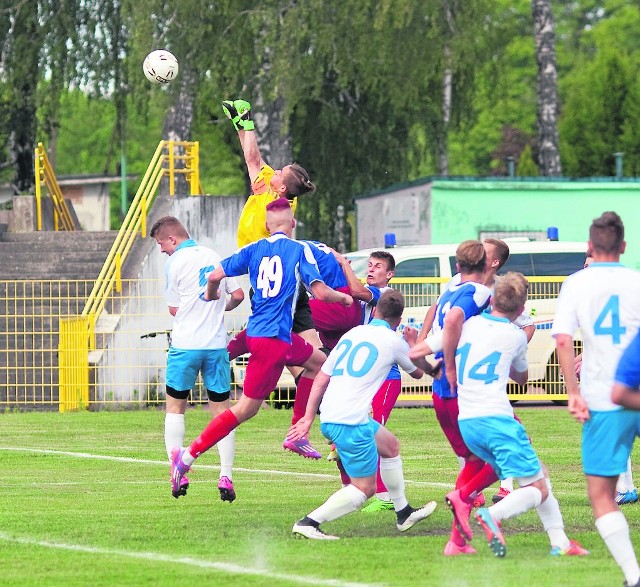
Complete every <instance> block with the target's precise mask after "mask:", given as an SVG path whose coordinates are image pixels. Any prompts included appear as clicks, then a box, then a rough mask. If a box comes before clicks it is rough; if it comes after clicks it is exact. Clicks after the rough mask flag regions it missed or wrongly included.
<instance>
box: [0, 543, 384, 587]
mask: <svg viewBox="0 0 640 587" xmlns="http://www.w3.org/2000/svg"><path fill="white" fill-rule="evenodd" d="M0 540H3V541H5V542H12V543H14V544H27V545H29V546H40V547H43V548H55V549H59V550H71V551H74V552H85V553H88V554H101V555H105V556H119V557H128V558H134V559H142V560H147V561H152V562H159V563H169V564H172V565H189V566H192V567H200V568H201V569H215V570H216V571H220V572H223V573H228V574H233V575H250V576H257V577H266V578H269V579H279V580H282V581H290V582H291V583H299V584H301V585H321V586H327V587H381V586H380V584H379V583H378V584H375V583H355V582H350V581H349V582H348V581H339V580H337V579H320V578H315V577H305V576H303V575H289V574H287V573H276V572H271V571H268V570H266V569H251V568H244V567H240V566H238V565H234V564H231V563H221V562H215V561H207V560H202V559H197V558H191V557H182V556H181V557H178V556H171V555H167V554H161V553H159V552H135V551H131V550H118V549H112V548H98V547H95V546H82V545H81V544H64V543H61V542H47V541H44V540H36V539H35V538H24V537H19V536H11V535H9V534H5V533H4V532H0Z"/></svg>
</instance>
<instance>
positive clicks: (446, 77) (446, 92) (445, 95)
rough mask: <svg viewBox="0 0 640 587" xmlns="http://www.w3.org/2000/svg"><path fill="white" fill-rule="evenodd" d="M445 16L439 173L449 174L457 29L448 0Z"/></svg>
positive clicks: (438, 149)
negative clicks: (452, 42)
mask: <svg viewBox="0 0 640 587" xmlns="http://www.w3.org/2000/svg"><path fill="white" fill-rule="evenodd" d="M443 8H444V16H445V21H446V30H447V33H448V35H447V36H448V39H447V40H445V44H444V73H443V75H442V126H441V129H440V132H439V133H438V136H437V137H436V141H437V146H436V149H437V158H438V160H437V166H438V175H443V176H447V175H449V123H450V122H451V93H452V85H453V71H452V69H451V46H450V44H449V43H450V39H451V37H452V36H453V33H454V31H455V24H454V21H453V13H452V11H451V5H450V4H449V1H448V0H445V2H444V5H443Z"/></svg>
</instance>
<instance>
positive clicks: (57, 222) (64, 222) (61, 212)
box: [34, 143, 76, 230]
mask: <svg viewBox="0 0 640 587" xmlns="http://www.w3.org/2000/svg"><path fill="white" fill-rule="evenodd" d="M34 164H35V180H36V216H37V224H38V230H42V199H41V198H42V184H43V183H44V185H45V187H46V188H47V191H48V192H49V196H50V197H51V201H52V202H53V228H54V230H75V229H76V227H75V224H74V223H73V219H72V218H71V212H70V211H69V207H68V206H67V203H66V202H65V200H64V196H63V194H62V190H61V189H60V186H59V185H58V181H57V180H56V174H55V173H54V172H53V167H51V163H49V158H48V157H47V152H46V150H45V148H44V146H43V144H42V143H38V146H37V147H36V149H35V157H34Z"/></svg>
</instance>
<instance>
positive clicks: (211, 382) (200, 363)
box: [166, 347, 231, 393]
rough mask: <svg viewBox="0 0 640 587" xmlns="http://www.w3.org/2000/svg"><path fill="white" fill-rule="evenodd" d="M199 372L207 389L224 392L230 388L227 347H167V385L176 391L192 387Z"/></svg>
mask: <svg viewBox="0 0 640 587" xmlns="http://www.w3.org/2000/svg"><path fill="white" fill-rule="evenodd" d="M199 372H201V373H202V381H203V383H204V386H205V387H206V388H207V390H208V391H211V392H213V393H226V392H228V391H229V390H230V389H231V370H230V368H229V353H228V352H227V349H202V350H185V349H176V348H174V347H171V348H170V349H169V355H168V357H167V374H166V383H167V386H169V387H173V389H175V390H177V391H185V390H189V389H193V386H194V385H195V384H196V379H197V377H198V373H199Z"/></svg>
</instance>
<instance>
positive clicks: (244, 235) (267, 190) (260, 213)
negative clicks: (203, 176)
mask: <svg viewBox="0 0 640 587" xmlns="http://www.w3.org/2000/svg"><path fill="white" fill-rule="evenodd" d="M273 175H274V171H273V169H272V168H271V167H269V165H266V164H265V165H263V166H262V167H261V168H260V172H259V173H258V175H257V176H256V178H255V179H254V180H253V182H252V183H251V191H252V192H253V194H252V195H251V196H249V199H248V200H247V201H246V202H245V205H244V208H243V209H242V212H241V214H240V221H239V222H238V248H240V247H244V246H245V245H248V244H249V243H253V242H255V241H257V240H260V239H261V238H265V237H267V236H269V231H268V230H267V226H266V223H267V204H268V203H269V202H273V200H277V199H278V198H279V197H280V196H278V195H277V194H276V192H274V191H273V190H272V189H271V187H270V181H271V178H272V177H273ZM289 203H290V204H291V209H292V210H293V213H294V214H295V213H296V204H297V199H296V198H294V199H293V200H289Z"/></svg>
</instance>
